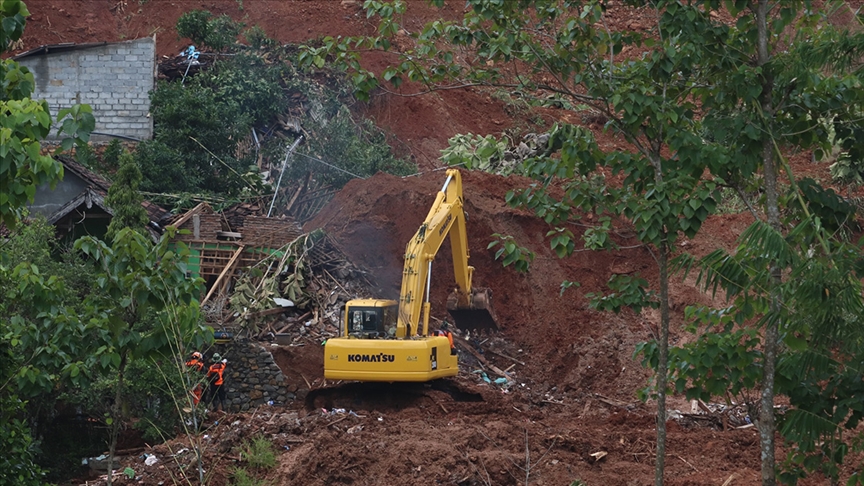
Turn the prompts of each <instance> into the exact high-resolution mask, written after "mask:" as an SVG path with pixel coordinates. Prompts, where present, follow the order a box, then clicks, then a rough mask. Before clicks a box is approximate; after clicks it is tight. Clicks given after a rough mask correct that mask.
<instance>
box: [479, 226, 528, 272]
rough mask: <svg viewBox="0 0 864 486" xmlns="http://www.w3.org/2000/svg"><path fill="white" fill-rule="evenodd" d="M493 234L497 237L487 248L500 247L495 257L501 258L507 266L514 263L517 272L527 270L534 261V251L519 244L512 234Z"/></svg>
mask: <svg viewBox="0 0 864 486" xmlns="http://www.w3.org/2000/svg"><path fill="white" fill-rule="evenodd" d="M492 236H493V237H494V238H497V239H496V240H493V241H492V242H491V243H489V246H487V247H486V249H488V250H491V249H492V248H495V247H496V246H497V247H499V248H498V250H496V251H495V259H496V260H501V263H502V264H503V265H504V266H505V267H506V266H509V265H513V268H515V269H516V271H517V272H522V273H525V272H527V271H528V269H529V267H530V265H531V262H532V261H534V256H535V255H534V252H532V251H531V250H529V249H527V248H525V247H522V246H518V245H517V244H516V242H515V241H514V239H513V237H512V236H509V235H501V234H498V233H495V234H494V235H492Z"/></svg>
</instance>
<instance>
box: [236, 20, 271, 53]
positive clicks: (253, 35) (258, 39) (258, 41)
mask: <svg viewBox="0 0 864 486" xmlns="http://www.w3.org/2000/svg"><path fill="white" fill-rule="evenodd" d="M243 36H244V37H246V42H248V43H249V45H250V46H251V47H252V48H253V49H261V48H272V47H275V46H276V45H277V44H278V42H277V41H276V40H274V39H271V38H269V37H267V33H266V32H264V29H262V28H261V27H260V26H258V25H253V26H252V27H250V28H248V29H246V31H244V32H243Z"/></svg>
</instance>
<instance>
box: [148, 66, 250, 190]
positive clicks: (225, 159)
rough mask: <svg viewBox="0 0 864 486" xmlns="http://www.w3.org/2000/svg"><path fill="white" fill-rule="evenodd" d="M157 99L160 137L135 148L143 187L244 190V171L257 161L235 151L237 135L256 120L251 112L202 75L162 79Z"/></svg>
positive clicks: (155, 114) (155, 107)
mask: <svg viewBox="0 0 864 486" xmlns="http://www.w3.org/2000/svg"><path fill="white" fill-rule="evenodd" d="M151 102H152V108H151V110H152V112H153V117H154V119H155V121H156V122H157V123H156V129H155V137H154V139H153V140H150V141H145V142H143V143H141V144H140V145H139V146H138V150H137V152H136V154H135V157H136V160H137V161H138V163H139V165H140V166H141V172H142V174H143V176H144V178H143V180H142V183H141V189H142V190H144V191H149V192H201V193H207V192H216V193H225V194H236V193H238V192H239V191H240V189H241V188H242V187H243V186H244V181H243V180H242V179H241V178H240V177H239V176H238V173H242V172H245V169H246V167H247V166H248V165H249V164H251V163H252V161H251V160H237V159H236V158H235V157H234V153H235V148H236V143H237V142H236V141H237V140H239V139H242V138H243V137H244V136H245V135H246V131H247V130H248V128H249V126H250V125H249V123H250V118H249V115H248V114H246V113H243V112H239V111H235V110H237V109H239V107H238V106H237V105H236V104H232V103H228V102H227V100H220V99H219V97H218V96H217V93H216V92H215V91H214V90H213V89H212V88H211V87H208V86H204V85H202V84H201V83H200V82H199V81H197V78H192V80H190V81H189V82H188V83H186V84H185V85H184V84H180V83H168V82H160V83H159V85H158V86H157V88H156V90H155V91H153V93H152V96H151ZM196 140H197V142H196ZM202 146H203V147H202Z"/></svg>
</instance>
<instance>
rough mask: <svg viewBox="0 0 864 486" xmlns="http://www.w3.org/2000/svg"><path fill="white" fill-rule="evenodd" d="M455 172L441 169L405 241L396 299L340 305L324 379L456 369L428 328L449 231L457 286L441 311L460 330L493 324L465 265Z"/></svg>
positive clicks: (487, 298) (427, 375)
mask: <svg viewBox="0 0 864 486" xmlns="http://www.w3.org/2000/svg"><path fill="white" fill-rule="evenodd" d="M462 204H463V200H462V177H461V174H460V173H459V171H458V170H455V169H451V170H448V171H447V180H446V181H445V182H444V187H443V188H441V191H440V192H438V195H437V196H436V198H435V203H434V204H433V205H432V208H431V209H430V210H429V215H428V216H426V220H425V221H423V224H422V225H420V229H418V230H417V233H415V234H414V237H413V238H411V240H410V241H409V242H408V245H407V246H406V248H405V265H404V269H403V272H402V290H401V292H400V294H399V301H398V302H397V301H394V300H381V299H357V300H352V301H349V302H348V303H347V304H345V312H344V318H343V321H342V329H341V332H340V336H339V337H337V338H332V339H329V340H327V342H326V343H325V345H324V378H326V379H328V380H357V381H387V382H396V381H400V382H401V381H415V382H417V381H430V380H434V379H437V378H444V377H446V376H455V375H456V374H457V373H458V372H459V366H458V357H457V355H456V354H451V352H450V342H449V340H448V339H447V337H445V336H430V335H429V311H430V308H429V285H430V282H431V271H432V260H434V259H435V255H436V254H437V253H438V250H439V248H441V244H442V243H443V242H444V238H445V237H446V236H447V235H448V234H449V235H450V247H451V248H452V250H453V271H454V274H455V277H456V290H454V291H453V293H451V294H450V295H449V297H448V298H447V310H448V311H450V314H451V315H452V316H453V319H454V321H455V323H456V326H457V327H459V328H460V329H473V330H478V329H497V328H498V324H497V321H496V319H495V317H494V314H493V313H492V300H491V291H489V290H488V289H474V288H472V286H471V278H472V275H473V273H474V268H473V267H471V266H468V241H467V233H466V230H465V213H464V212H463V210H462Z"/></svg>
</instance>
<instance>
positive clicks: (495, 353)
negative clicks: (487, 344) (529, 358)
mask: <svg viewBox="0 0 864 486" xmlns="http://www.w3.org/2000/svg"><path fill="white" fill-rule="evenodd" d="M486 351H489V352H490V353H492V354H494V355H496V356H501V357H502V358H507V359H509V360H510V361H513V362H515V363H519V364H520V365H522V366H525V363H524V362H522V361H519V360H518V359H516V358H513V357H511V356H507V355H506V354H504V353H499V352H498V351H495V350H494V349H487V350H486Z"/></svg>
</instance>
